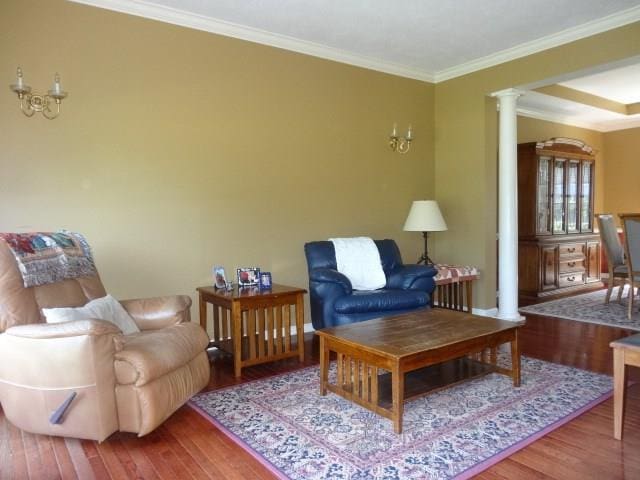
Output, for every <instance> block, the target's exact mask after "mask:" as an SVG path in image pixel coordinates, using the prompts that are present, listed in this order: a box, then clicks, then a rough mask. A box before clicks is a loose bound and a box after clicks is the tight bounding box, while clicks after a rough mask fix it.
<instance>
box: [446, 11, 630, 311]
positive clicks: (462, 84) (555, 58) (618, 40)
mask: <svg viewBox="0 0 640 480" xmlns="http://www.w3.org/2000/svg"><path fill="white" fill-rule="evenodd" d="M638 38H640V22H636V23H634V24H630V25H627V26H625V27H621V28H618V29H615V30H611V31H608V32H604V33H601V34H598V35H594V36H592V37H589V38H585V39H582V40H579V41H575V42H572V43H569V44H566V45H562V46H560V47H556V48H553V49H549V50H546V51H544V52H540V53H536V54H533V55H529V56H527V57H523V58H520V59H518V60H514V61H511V62H507V63H504V64H501V65H497V66H495V67H492V68H488V69H485V70H481V71H478V72H475V73H471V74H468V75H465V76H462V77H458V78H455V79H452V80H449V81H446V82H442V83H438V84H437V85H436V89H435V90H436V92H435V118H436V130H435V158H436V167H435V180H436V181H435V185H436V187H435V188H436V199H437V200H439V201H440V202H441V204H442V207H443V213H444V214H445V218H446V220H447V224H448V225H449V231H447V232H444V233H442V234H439V235H434V237H435V243H436V249H437V255H438V258H442V259H444V260H446V261H450V262H456V263H465V264H475V265H477V266H479V267H480V268H481V270H482V278H481V280H480V281H479V282H478V288H476V292H477V296H476V298H475V303H476V306H478V307H481V308H490V307H493V306H495V305H496V299H495V296H496V232H497V228H496V211H497V210H496V209H497V192H496V179H497V135H498V131H497V114H496V106H495V103H496V102H495V100H494V99H492V98H489V97H488V96H487V95H489V94H490V93H492V92H496V91H499V90H502V89H504V88H510V87H516V86H519V85H527V84H530V83H533V82H542V81H544V80H545V79H550V78H553V77H556V76H559V75H563V74H568V73H571V72H576V71H581V70H583V69H587V68H590V67H594V66H596V65H601V64H605V63H610V62H614V61H618V60H622V59H625V58H628V57H632V56H636V55H639V54H640V42H638Z"/></svg>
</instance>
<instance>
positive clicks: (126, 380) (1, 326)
mask: <svg viewBox="0 0 640 480" xmlns="http://www.w3.org/2000/svg"><path fill="white" fill-rule="evenodd" d="M105 295H106V292H105V289H104V286H103V285H102V282H101V281H100V278H99V277H98V276H95V277H81V278H77V279H72V280H64V281H61V282H57V283H54V284H49V285H43V286H38V287H31V288H25V287H24V286H23V281H22V276H21V274H20V271H19V270H18V266H17V263H16V260H15V258H14V256H13V253H12V252H11V250H10V249H9V247H8V246H7V244H6V243H5V242H4V241H2V240H0V332H4V333H0V404H1V405H2V410H3V411H4V413H5V415H6V416H7V418H8V419H9V421H10V422H11V423H13V424H14V425H16V426H17V427H19V428H21V429H23V430H26V431H28V432H32V433H41V434H48V435H59V436H68V437H76V438H87V439H93V440H98V441H102V440H104V439H105V438H107V437H108V436H109V435H111V434H112V433H114V432H116V431H118V430H120V431H126V432H134V433H137V434H138V435H139V436H142V435H145V434H147V433H149V432H151V431H152V430H154V429H155V428H156V427H157V426H158V425H160V424H161V423H162V422H163V421H164V420H166V419H167V418H168V417H169V416H170V415H171V414H172V413H173V412H175V411H176V410H177V409H178V408H179V407H180V406H181V405H183V404H184V403H185V402H186V401H187V400H188V399H189V398H190V397H191V396H192V395H194V394H195V393H196V392H198V391H200V390H201V389H202V388H204V387H205V386H206V385H207V383H208V381H209V373H210V372H209V368H210V367H209V361H208V357H207V354H206V350H205V349H206V347H207V344H208V342H209V338H208V336H207V334H206V333H205V332H204V330H203V329H202V328H201V327H200V326H199V325H197V324H195V323H191V322H190V321H189V320H190V313H189V312H190V311H189V308H190V306H191V299H190V298H189V297H188V296H184V295H183V296H171V297H159V298H152V299H142V300H125V301H122V302H121V303H122V305H123V307H124V308H125V309H126V310H127V311H128V312H129V314H130V315H131V316H132V317H133V319H134V320H135V322H136V324H137V325H138V327H139V328H140V330H141V332H140V333H135V334H132V335H128V336H124V335H122V333H121V331H120V330H119V329H118V328H117V327H116V326H115V325H113V324H112V323H109V322H106V321H104V320H92V319H88V320H81V321H74V322H66V323H58V324H46V323H43V322H44V318H43V316H42V313H41V309H42V308H52V307H78V306H82V305H84V304H86V303H87V302H88V301H90V300H92V299H95V298H100V297H103V296H105ZM72 392H76V393H77V396H76V397H75V398H74V399H73V400H72V401H71V403H70V405H69V408H68V409H67V410H66V412H65V414H64V416H63V418H62V420H63V421H62V423H59V424H52V423H51V422H50V420H49V419H50V416H51V414H52V412H54V411H55V410H56V409H58V408H59V407H60V406H61V405H62V404H63V403H64V401H65V400H66V399H68V398H69V396H70V394H71V393H72Z"/></svg>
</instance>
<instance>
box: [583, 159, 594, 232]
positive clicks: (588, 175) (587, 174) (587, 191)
mask: <svg viewBox="0 0 640 480" xmlns="http://www.w3.org/2000/svg"><path fill="white" fill-rule="evenodd" d="M592 183H593V162H586V161H585V162H582V188H581V192H580V229H581V230H582V231H583V232H591V231H593V225H592V223H591V218H592V217H591V209H592V208H593V206H592V205H591V200H592V198H593V197H592V195H593V192H592Z"/></svg>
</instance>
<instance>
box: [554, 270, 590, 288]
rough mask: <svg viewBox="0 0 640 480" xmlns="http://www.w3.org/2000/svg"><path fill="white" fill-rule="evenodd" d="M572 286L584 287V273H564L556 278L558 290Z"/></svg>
mask: <svg viewBox="0 0 640 480" xmlns="http://www.w3.org/2000/svg"><path fill="white" fill-rule="evenodd" d="M573 285H584V272H574V273H565V274H564V275H559V276H558V286H559V287H560V288H562V287H571V286H573Z"/></svg>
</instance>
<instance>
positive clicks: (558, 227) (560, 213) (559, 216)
mask: <svg viewBox="0 0 640 480" xmlns="http://www.w3.org/2000/svg"><path fill="white" fill-rule="evenodd" d="M565 163H566V161H565V160H564V159H560V158H556V159H555V160H554V162H553V191H552V192H551V198H552V205H551V208H552V211H551V215H552V220H551V224H552V228H553V233H567V228H566V224H565V218H564V208H565V198H564V192H565V190H564V187H565Z"/></svg>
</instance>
